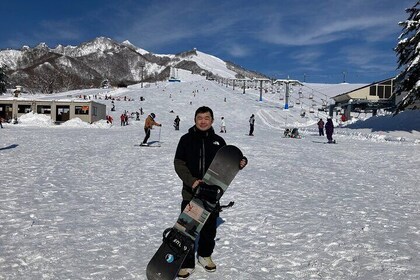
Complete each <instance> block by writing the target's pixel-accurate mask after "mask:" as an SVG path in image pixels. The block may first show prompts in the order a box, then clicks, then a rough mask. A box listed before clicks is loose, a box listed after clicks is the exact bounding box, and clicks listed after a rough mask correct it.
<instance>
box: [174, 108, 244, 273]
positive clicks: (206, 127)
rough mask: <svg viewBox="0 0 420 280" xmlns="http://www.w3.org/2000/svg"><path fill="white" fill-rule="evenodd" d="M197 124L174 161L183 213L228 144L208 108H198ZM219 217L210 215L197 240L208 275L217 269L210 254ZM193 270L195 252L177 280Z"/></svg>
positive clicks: (186, 262)
mask: <svg viewBox="0 0 420 280" xmlns="http://www.w3.org/2000/svg"><path fill="white" fill-rule="evenodd" d="M194 121H195V125H194V126H192V127H191V128H190V129H189V130H188V133H187V134H185V135H183V136H182V137H181V139H180V140H179V143H178V146H177V149H176V153H175V159H174V166H175V171H176V173H177V174H178V176H179V178H180V179H181V180H182V182H183V188H182V203H181V211H183V210H184V208H185V207H186V206H187V205H188V204H189V202H190V201H191V199H192V198H193V192H194V189H195V188H196V187H197V186H198V185H199V184H200V183H202V178H203V176H204V174H205V173H206V171H207V169H208V167H209V166H210V163H211V162H212V160H213V158H214V157H215V155H216V153H217V151H218V150H219V149H220V148H221V147H223V146H225V145H226V142H225V140H224V139H223V138H222V137H220V136H219V135H217V134H216V133H215V132H214V129H213V127H212V125H213V122H214V117H213V111H212V110H211V109H210V108H209V107H206V106H203V107H200V108H198V109H197V110H196V112H195V116H194ZM247 163H248V160H247V159H246V157H243V158H242V160H241V161H240V162H239V163H238V164H239V166H240V168H241V169H242V168H244V167H245V166H246V165H247ZM218 216H219V213H218V212H213V213H211V214H210V216H209V218H208V220H207V222H206V223H205V224H204V226H203V228H202V229H201V231H200V238H199V241H198V248H197V255H198V262H199V264H201V265H202V266H203V267H204V268H205V270H207V271H209V272H213V271H215V270H216V265H215V264H214V262H213V260H212V258H211V255H212V253H213V250H214V247H215V241H214V239H215V237H216V227H217V217H218ZM194 268H195V250H194V249H192V250H191V251H190V253H189V254H188V256H187V257H186V258H185V261H184V263H183V264H182V266H181V269H180V271H179V272H178V278H179V279H187V278H188V277H189V276H190V275H191V273H192V272H193V271H194Z"/></svg>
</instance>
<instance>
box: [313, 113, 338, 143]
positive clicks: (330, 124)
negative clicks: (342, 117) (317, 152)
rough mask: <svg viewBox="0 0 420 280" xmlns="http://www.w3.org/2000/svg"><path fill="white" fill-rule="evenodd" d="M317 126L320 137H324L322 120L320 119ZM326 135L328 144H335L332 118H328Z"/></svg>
mask: <svg viewBox="0 0 420 280" xmlns="http://www.w3.org/2000/svg"><path fill="white" fill-rule="evenodd" d="M317 125H318V130H319V136H324V121H323V120H322V119H319V121H318V123H317ZM325 133H326V134H327V140H328V143H334V140H333V138H332V135H333V133H334V124H333V122H332V119H331V118H330V117H328V118H327V123H325Z"/></svg>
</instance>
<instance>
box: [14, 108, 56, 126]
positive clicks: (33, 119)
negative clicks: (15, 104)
mask: <svg viewBox="0 0 420 280" xmlns="http://www.w3.org/2000/svg"><path fill="white" fill-rule="evenodd" d="M18 122H19V124H22V125H27V126H39V127H48V126H52V125H54V122H53V121H52V119H51V117H50V116H49V115H44V114H37V113H33V112H30V113H27V114H24V115H22V116H20V117H19V118H18Z"/></svg>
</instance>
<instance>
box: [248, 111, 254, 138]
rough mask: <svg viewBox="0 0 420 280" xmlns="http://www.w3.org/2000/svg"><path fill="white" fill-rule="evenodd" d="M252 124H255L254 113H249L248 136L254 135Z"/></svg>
mask: <svg viewBox="0 0 420 280" xmlns="http://www.w3.org/2000/svg"><path fill="white" fill-rule="evenodd" d="M254 124H255V116H254V114H252V115H251V117H250V118H249V136H254Z"/></svg>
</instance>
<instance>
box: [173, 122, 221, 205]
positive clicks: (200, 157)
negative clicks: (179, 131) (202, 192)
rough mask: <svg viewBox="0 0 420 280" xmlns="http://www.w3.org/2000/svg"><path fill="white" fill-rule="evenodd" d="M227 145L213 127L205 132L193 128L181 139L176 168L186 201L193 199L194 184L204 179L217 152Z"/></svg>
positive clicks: (175, 160)
mask: <svg viewBox="0 0 420 280" xmlns="http://www.w3.org/2000/svg"><path fill="white" fill-rule="evenodd" d="M225 145H226V142H225V140H224V139H223V138H222V137H220V136H219V135H217V134H216V133H215V132H214V129H213V127H211V128H210V129H209V130H208V131H205V132H203V131H200V130H199V129H197V128H196V127H195V126H193V127H191V128H190V129H189V130H188V133H187V134H185V135H183V136H182V137H181V139H180V140H179V143H178V147H177V149H176V153H175V159H174V166H175V171H176V173H177V174H178V176H179V178H181V180H182V181H183V189H182V198H183V199H184V200H191V199H192V188H191V187H192V184H193V183H194V182H195V181H196V180H198V179H202V178H203V176H204V174H205V173H206V171H207V169H208V168H209V166H210V163H211V162H212V160H213V158H214V156H215V155H216V153H217V151H218V150H219V149H220V148H221V147H223V146H225Z"/></svg>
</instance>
